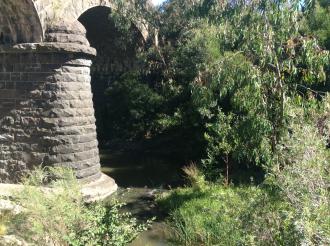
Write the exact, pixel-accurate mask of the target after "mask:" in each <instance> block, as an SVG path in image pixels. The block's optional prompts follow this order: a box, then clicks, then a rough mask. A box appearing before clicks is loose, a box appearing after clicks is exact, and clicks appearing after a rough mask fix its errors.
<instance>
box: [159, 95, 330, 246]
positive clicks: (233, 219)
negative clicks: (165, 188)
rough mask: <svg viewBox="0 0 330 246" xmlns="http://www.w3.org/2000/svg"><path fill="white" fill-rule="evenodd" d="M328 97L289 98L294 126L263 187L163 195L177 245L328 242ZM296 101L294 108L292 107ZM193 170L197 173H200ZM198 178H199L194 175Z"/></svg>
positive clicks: (212, 187) (179, 191)
mask: <svg viewBox="0 0 330 246" xmlns="http://www.w3.org/2000/svg"><path fill="white" fill-rule="evenodd" d="M329 98H330V97H329V96H327V97H325V98H324V99H323V101H322V102H318V101H316V100H310V101H309V104H308V105H306V104H305V105H304V107H302V106H301V105H300V103H301V100H299V97H296V99H295V100H296V101H295V102H291V104H290V105H291V107H290V110H289V111H288V114H289V115H290V117H291V118H292V119H291V124H290V125H289V129H290V130H289V131H288V133H287V135H285V136H283V138H282V139H281V141H280V144H279V146H278V149H277V150H276V155H275V160H274V166H272V167H271V168H270V169H268V175H267V178H266V180H265V181H264V183H263V184H262V185H260V187H254V186H253V185H252V186H250V187H232V186H229V187H228V186H222V185H217V184H209V185H208V186H206V187H204V189H203V190H196V189H195V188H194V187H192V188H180V189H176V190H174V191H172V192H170V193H169V194H167V195H164V196H163V197H161V198H160V199H159V203H160V205H161V206H162V207H163V208H164V209H165V210H167V211H169V213H170V218H169V225H170V227H171V228H172V237H173V239H174V240H175V242H177V243H178V244H179V245H329V244H330V210H329V207H330V204H329V202H330V200H329V197H330V194H329V185H330V176H329V173H330V150H329V149H328V148H327V137H328V136H322V134H323V131H320V130H322V129H323V128H324V127H329V126H330V121H327V122H322V124H323V126H322V127H321V128H320V124H317V123H318V122H319V119H320V118H321V115H323V114H327V113H328V112H330V111H329V110H330V106H329V105H330V104H329V102H330V101H329ZM294 105H295V106H294ZM191 173H193V174H194V176H196V175H197V174H196V173H197V172H196V171H194V172H188V174H191ZM195 180H198V179H197V178H195Z"/></svg>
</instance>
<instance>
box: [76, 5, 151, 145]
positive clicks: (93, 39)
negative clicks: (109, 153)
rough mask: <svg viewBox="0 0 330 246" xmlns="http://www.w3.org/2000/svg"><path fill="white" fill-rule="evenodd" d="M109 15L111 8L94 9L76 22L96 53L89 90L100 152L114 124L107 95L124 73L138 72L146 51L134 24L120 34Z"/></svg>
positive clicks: (142, 39) (120, 31)
mask: <svg viewBox="0 0 330 246" xmlns="http://www.w3.org/2000/svg"><path fill="white" fill-rule="evenodd" d="M111 11H112V9H111V8H110V7H107V6H97V7H93V8H90V9H88V10H87V11H86V12H84V13H83V14H82V15H81V16H80V17H79V18H78V21H79V22H80V23H81V24H83V26H84V27H85V28H86V31H87V34H86V36H87V39H88V41H89V43H90V45H91V46H92V47H94V48H95V49H96V50H97V56H96V57H95V58H94V60H93V65H92V67H91V78H92V82H91V86H92V92H93V103H94V110H95V116H96V126H97V135H98V140H99V143H100V147H101V148H103V147H104V145H105V144H106V142H107V141H108V140H109V139H111V133H109V132H110V131H109V126H110V125H111V124H112V123H113V121H112V119H111V118H109V117H108V109H109V108H108V107H109V105H108V104H109V103H108V102H109V98H108V97H107V96H106V91H107V89H108V88H109V87H110V86H111V85H112V83H113V82H114V81H116V80H118V79H119V78H120V77H121V76H122V75H123V74H124V73H126V72H130V71H133V70H135V69H136V68H138V66H139V65H138V62H137V54H138V52H140V50H141V49H144V47H145V41H144V37H143V35H142V34H141V32H140V30H139V29H138V28H137V27H136V26H135V24H134V23H132V22H130V23H131V26H130V28H129V29H128V30H126V29H125V30H121V28H118V26H116V23H115V20H113V19H112V18H111Z"/></svg>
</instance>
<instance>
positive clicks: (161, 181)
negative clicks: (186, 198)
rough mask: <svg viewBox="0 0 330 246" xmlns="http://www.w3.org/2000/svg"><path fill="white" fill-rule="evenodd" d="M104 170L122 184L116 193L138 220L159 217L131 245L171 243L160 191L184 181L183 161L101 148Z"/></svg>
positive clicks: (162, 245) (153, 245)
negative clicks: (159, 198)
mask: <svg viewBox="0 0 330 246" xmlns="http://www.w3.org/2000/svg"><path fill="white" fill-rule="evenodd" d="M100 156H101V164H102V171H103V172H104V173H106V174H107V175H109V176H111V177H112V178H114V179H115V180H116V183H117V184H118V186H119V189H118V191H117V192H116V194H115V195H114V196H115V198H116V199H118V200H119V201H120V202H123V203H125V204H126V205H125V206H124V208H123V209H124V211H127V212H130V213H131V214H132V216H133V217H135V218H137V220H138V221H141V222H145V221H146V220H148V219H152V218H156V219H155V221H154V222H153V223H152V226H151V228H150V229H149V230H147V231H145V232H143V233H141V234H140V235H139V237H138V238H137V239H136V240H134V241H133V242H132V243H131V244H130V245H129V246H164V245H168V244H169V243H168V242H167V234H168V229H167V228H166V223H165V214H164V213H163V212H162V211H161V210H160V209H159V207H158V206H157V203H156V201H155V198H156V196H157V194H160V193H162V192H165V191H167V190H169V189H171V188H174V187H177V186H179V185H181V184H182V174H181V165H180V164H181V163H179V162H178V161H174V160H173V158H164V157H159V156H152V155H139V154H135V153H115V154H114V153H112V152H111V151H104V150H103V151H101V155H100Z"/></svg>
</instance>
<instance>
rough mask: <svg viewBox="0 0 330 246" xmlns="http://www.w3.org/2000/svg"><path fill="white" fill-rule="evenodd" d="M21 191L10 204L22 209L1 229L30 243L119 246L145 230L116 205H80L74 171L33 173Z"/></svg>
mask: <svg viewBox="0 0 330 246" xmlns="http://www.w3.org/2000/svg"><path fill="white" fill-rule="evenodd" d="M23 187H24V188H23V189H22V190H21V191H19V192H18V193H17V194H15V196H14V197H15V199H14V200H13V202H14V203H15V204H17V205H19V206H20V207H21V208H22V211H21V212H20V213H18V214H6V220H4V224H2V225H1V229H2V233H7V234H9V235H15V236H17V237H18V238H20V239H23V240H24V241H26V242H28V243H31V245H76V246H79V245H81V246H83V245H84V246H85V245H90V246H92V245H114V246H120V245H126V244H127V243H129V242H131V241H132V240H133V239H134V238H135V237H136V236H137V235H138V234H139V233H140V232H142V231H144V230H145V229H146V226H147V225H145V224H141V225H138V224H137V221H136V220H135V219H133V218H132V217H131V215H130V214H129V213H122V212H120V211H119V209H120V207H121V206H122V204H119V203H117V202H115V201H114V202H113V203H112V204H102V203H94V204H85V203H84V200H83V197H82V194H81V192H80V186H79V184H78V181H77V180H76V178H75V175H74V172H73V171H71V170H68V169H65V168H47V169H43V170H41V169H37V170H35V171H33V172H31V173H30V174H29V176H28V177H27V178H26V179H25V180H24V182H23ZM40 187H44V188H40ZM3 218H5V217H4V216H3Z"/></svg>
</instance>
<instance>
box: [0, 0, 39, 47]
mask: <svg viewBox="0 0 330 246" xmlns="http://www.w3.org/2000/svg"><path fill="white" fill-rule="evenodd" d="M0 9H1V11H0V20H1V22H0V45H15V44H19V43H37V42H41V41H42V37H43V31H42V25H41V22H40V18H39V15H38V13H37V10H36V8H35V5H34V2H33V1H32V0H20V1H16V0H15V1H8V0H3V1H1V2H0Z"/></svg>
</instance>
